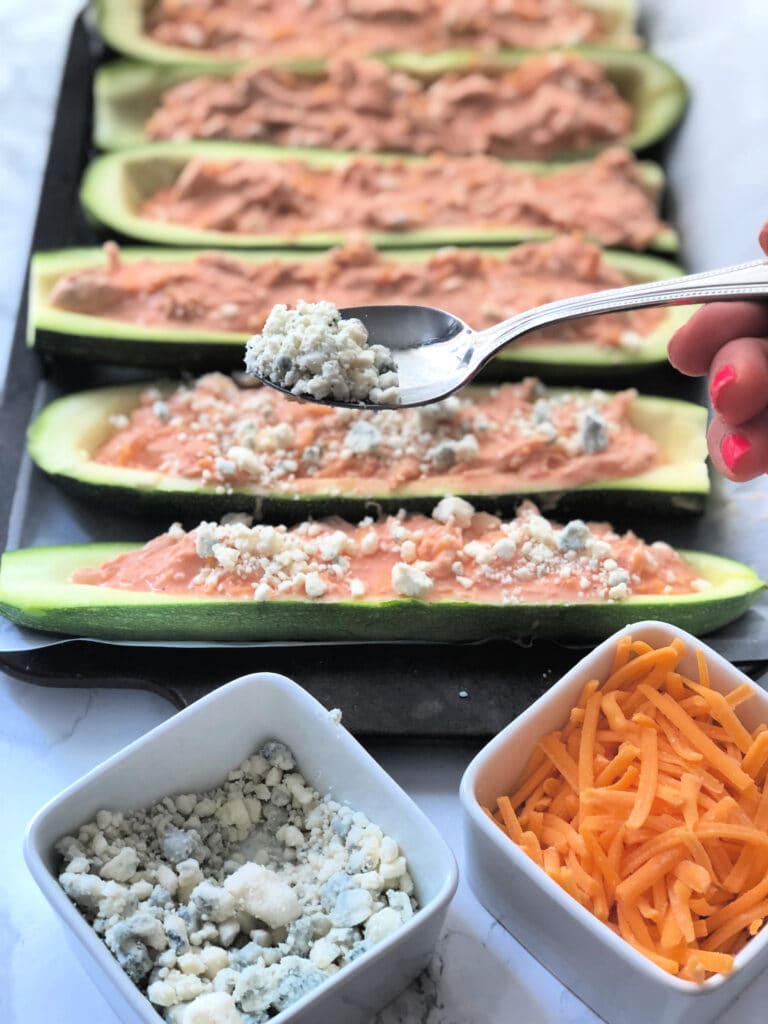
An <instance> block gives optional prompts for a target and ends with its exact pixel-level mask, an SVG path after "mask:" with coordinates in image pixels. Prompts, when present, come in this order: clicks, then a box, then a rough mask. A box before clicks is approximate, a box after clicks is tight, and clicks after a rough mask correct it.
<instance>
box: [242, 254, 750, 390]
mask: <svg viewBox="0 0 768 1024" xmlns="http://www.w3.org/2000/svg"><path fill="white" fill-rule="evenodd" d="M754 298H768V259H760V260H755V261H753V262H751V263H740V264H738V265H737V266H733V267H724V268H722V269H720V270H708V271H704V273H701V274H689V275H687V276H685V277H674V278H668V279H667V280H664V281H652V282H650V283H648V284H640V285H632V286H630V287H628V288H612V289H608V290H606V291H601V292H592V293H589V294H587V295H577V296H574V297H573V298H569V299H560V300H559V301H557V302H549V303H547V304H546V305H544V306H535V307H534V308H533V309H529V310H527V311H526V312H524V313H518V314H517V315H516V316H513V317H511V318H510V319H509V320H504V321H503V322H502V323H500V324H496V325H495V326H494V327H488V328H486V329H485V330H484V331H474V330H472V328H471V327H469V326H468V325H467V324H465V323H464V321H463V320H459V318H458V317H456V316H454V315H453V314H452V313H446V312H445V311H444V310H442V309H434V308H433V307H431V306H352V307H347V308H344V309H342V310H340V312H341V315H342V317H343V318H344V319H349V318H352V317H357V318H358V319H359V320H362V322H363V323H364V324H365V326H366V328H367V330H368V344H369V345H385V346H386V347H387V348H389V349H391V350H392V352H393V353H394V354H395V356H394V357H395V362H396V363H397V372H398V377H399V380H400V401H399V402H398V403H397V405H383V404H374V403H372V402H343V401H338V400H336V399H332V398H324V399H314V398H310V397H309V396H305V395H302V396H301V398H302V399H305V398H306V399H307V400H308V401H317V402H320V404H321V405H336V406H344V407H346V408H350V409H360V408H367V409H384V408H397V409H402V408H407V407H408V406H413V405H427V404H429V403H430V402H438V401H440V400H441V399H443V398H447V397H448V396H449V395H451V394H453V392H454V391H458V389H459V388H461V387H464V385H465V384H468V383H469V381H471V380H472V378H473V377H474V376H475V375H476V374H477V373H478V371H479V370H481V369H482V367H483V366H485V364H486V363H487V362H488V361H489V360H491V359H492V358H493V357H494V356H495V355H496V353H497V352H498V351H499V350H500V349H502V348H504V346H505V345H508V344H509V343H510V342H511V341H515V340H516V339H517V338H521V337H522V336H523V335H525V334H529V333H530V332H531V331H536V330H539V329H540V328H542V327H549V326H551V325H552V324H558V323H561V322H563V321H565V320H576V319H580V318H582V317H587V316H596V315H598V314H600V313H618V312H622V311H624V310H628V309H642V308H644V307H648V306H684V305H690V304H696V303H700V302H714V301H728V300H735V299H754ZM262 379H263V382H264V383H265V384H269V385H270V386H271V387H274V388H277V390H278V391H284V393H285V394H289V395H292V393H291V392H290V391H289V390H288V389H286V388H281V387H279V386H278V385H277V384H275V383H274V382H273V381H271V380H269V379H266V378H262ZM292 397H296V396H295V395H292Z"/></svg>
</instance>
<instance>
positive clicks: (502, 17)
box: [145, 0, 609, 60]
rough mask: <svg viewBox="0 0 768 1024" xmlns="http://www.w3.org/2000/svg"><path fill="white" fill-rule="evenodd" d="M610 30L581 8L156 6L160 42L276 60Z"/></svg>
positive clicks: (239, 1) (252, 1) (198, 0)
mask: <svg viewBox="0 0 768 1024" xmlns="http://www.w3.org/2000/svg"><path fill="white" fill-rule="evenodd" d="M608 28H609V26H608V25H607V23H606V21H605V19H603V18H601V16H600V14H599V13H598V12H596V11H591V10H589V9H585V7H583V6H582V5H581V4H579V3H577V2H575V0H461V2H459V0H309V2H308V0H155V2H154V3H151V4H149V5H148V11H147V17H146V20H145V31H146V32H147V33H148V35H149V36H150V37H151V38H152V39H153V40H155V41H156V42H158V43H162V44H164V45H166V46H177V47H181V48H183V49H189V50H191V51H204V52H206V53H210V54H215V55H217V56H221V57H228V58H235V57H236V58H249V57H250V58H254V59H259V58H263V57H264V56H265V54H267V53H268V54H269V57H270V59H271V60H278V59H283V60H285V59H291V58H303V57H304V58H305V57H310V58H311V57H324V56H326V55H327V54H328V53H343V54H345V55H357V56H360V55H362V54H369V53H376V52H381V51H383V50H403V49H412V50H421V51H439V50H446V49H450V48H453V47H465V46H467V47H479V48H481V49H484V50H489V49H490V50H492V49H496V48H498V47H533V48H539V47H541V48H545V47H550V46H560V45H573V44H574V43H580V42H600V41H601V40H604V39H605V37H606V35H607V32H608Z"/></svg>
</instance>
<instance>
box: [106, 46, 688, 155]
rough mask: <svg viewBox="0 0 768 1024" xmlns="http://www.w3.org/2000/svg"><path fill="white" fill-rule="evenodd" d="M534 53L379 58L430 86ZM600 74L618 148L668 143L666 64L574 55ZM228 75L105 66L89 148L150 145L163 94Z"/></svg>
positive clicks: (601, 51)
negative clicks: (620, 119) (620, 121)
mask: <svg viewBox="0 0 768 1024" xmlns="http://www.w3.org/2000/svg"><path fill="white" fill-rule="evenodd" d="M533 52H534V51H527V50H512V51H501V52H499V53H497V54H492V55H483V54H479V53H475V52H472V51H468V50H453V51H448V52H444V53H438V54H429V55H425V54H418V53H405V52H402V53H390V54H385V55H382V56H381V57H379V58H377V59H378V60H380V61H381V62H382V63H384V64H387V65H389V66H390V67H392V68H394V69H395V70H401V71H405V72H407V73H408V74H410V75H411V76H413V77H416V78H421V79H424V80H425V81H432V80H434V79H435V78H436V77H438V76H439V75H441V74H445V73H449V72H455V71H462V70H469V69H472V70H484V69H486V70H488V71H490V72H493V71H494V70H497V69H498V70H506V69H509V68H514V67H517V66H518V65H519V64H520V63H521V62H522V61H524V60H525V59H526V58H527V57H529V56H531V53H533ZM569 52H573V53H576V54H580V55H582V56H583V57H585V58H587V59H588V60H591V61H593V62H594V63H595V64H598V65H600V67H602V68H603V70H604V72H605V75H606V77H607V78H608V80H609V81H610V82H611V83H612V84H613V85H614V86H615V87H616V88H617V89H618V91H619V93H620V94H621V95H622V97H623V98H624V99H625V100H626V101H627V102H628V103H629V104H630V105H631V106H632V109H633V111H634V127H633V129H632V132H631V133H630V134H629V135H628V136H626V137H625V138H623V139H620V140H617V141H618V144H620V145H624V146H626V147H627V148H628V149H634V150H642V149H646V148H648V147H649V146H652V145H653V144H654V143H656V142H658V141H659V140H660V139H663V138H664V137H665V136H666V135H668V134H669V133H670V132H671V131H672V129H673V128H674V127H675V125H676V124H677V123H678V121H679V120H680V118H681V117H682V115H683V111H684V110H685V106H686V104H687V101H688V96H687V90H686V86H685V83H684V82H683V80H682V79H681V78H680V76H679V75H678V74H677V73H676V72H675V71H674V70H673V69H672V68H671V67H670V66H669V65H668V64H666V63H665V62H664V61H661V60H659V59H658V58H657V57H654V56H652V55H651V54H649V53H647V52H645V51H637V52H629V51H622V50H610V49H606V48H604V47H597V46H593V47H588V46H579V47H574V48H573V49H572V51H569ZM291 66H292V67H293V69H294V70H295V71H296V72H297V73H299V74H301V72H302V71H305V72H306V73H307V74H314V75H316V74H317V73H318V71H319V70H321V68H322V65H321V64H318V63H316V62H310V63H303V64H301V63H294V64H292V65H291ZM202 73H204V74H206V75H214V76H216V77H226V76H228V75H231V74H232V68H231V66H227V65H226V64H224V65H219V66H212V67H210V68H207V69H206V70H205V72H202V71H201V69H200V67H199V66H195V65H189V64H187V65H185V66H181V67H172V68H169V67H159V66H158V65H156V64H141V63H138V62H136V61H127V60H122V61H115V62H113V63H111V64H105V65H103V66H102V67H101V68H100V69H99V70H98V71H97V73H96V79H95V83H94V142H95V144H96V145H97V146H98V147H99V148H101V149H123V148H125V147H129V146H138V145H141V144H142V143H146V142H149V141H150V139H149V137H148V136H147V134H146V131H145V126H146V121H147V119H148V118H149V116H150V114H151V113H152V112H153V111H154V110H155V109H156V108H157V107H158V105H159V103H160V100H161V97H162V94H163V92H165V91H166V90H167V89H168V88H170V87H171V86H173V85H176V84H179V83H181V82H185V81H188V80H190V79H191V78H196V77H199V76H200V75H201V74H202ZM602 148H605V147H604V145H602V146H601V145H599V146H595V147H592V148H590V149H585V150H580V151H578V152H576V153H574V152H569V151H567V150H564V151H562V152H560V153H558V154H556V155H555V157H554V159H560V160H568V159H579V158H580V159H583V158H584V157H588V156H590V155H593V154H594V153H597V152H599V151H600V149H602Z"/></svg>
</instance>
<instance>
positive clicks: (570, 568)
mask: <svg viewBox="0 0 768 1024" xmlns="http://www.w3.org/2000/svg"><path fill="white" fill-rule="evenodd" d="M473 512H474V510H473V508H472V506H471V505H469V504H468V503H467V502H465V501H463V500H462V499H458V498H453V497H448V498H444V499H443V500H442V501H441V502H440V504H439V505H438V506H437V507H436V509H435V511H434V513H433V516H432V518H429V517H427V516H422V515H411V516H406V515H405V514H404V513H401V514H400V515H398V516H390V517H388V518H386V519H383V520H381V521H380V522H374V521H372V520H370V519H367V520H364V521H363V522H362V523H360V524H359V525H357V526H355V525H353V524H351V523H348V522H345V521H343V520H340V519H332V520H325V521H321V522H310V523H302V524H300V525H298V526H296V527H293V528H292V529H287V528H286V527H284V526H278V527H274V526H263V525H259V526H253V527H252V526H250V525H249V521H247V520H246V519H244V518H243V517H235V521H230V522H228V523H224V524H221V525H217V524H215V523H201V524H200V526H198V527H197V528H196V529H195V530H192V531H190V532H189V533H187V532H185V531H184V530H183V529H182V528H181V526H179V525H178V524H176V525H174V526H173V527H172V528H171V529H170V530H169V531H168V533H165V534H163V535H162V536H161V537H158V538H156V539H154V540H152V541H150V542H149V543H148V544H146V545H145V546H144V547H143V548H141V549H138V550H135V551H132V552H128V553H125V554H123V555H120V556H118V557H117V558H115V559H114V560H112V561H110V562H107V563H105V564H104V565H102V566H99V567H97V568H88V569H79V570H77V571H76V572H75V573H74V574H73V576H72V580H73V582H75V583H84V584H90V585H94V586H104V587H110V588H117V589H120V590H134V591H151V592H155V593H163V594H178V595H196V596H208V597H213V598H235V599H240V600H248V599H251V600H259V601H265V600H271V599H275V598H278V599H280V598H284V599H287V598H292V597H293V598H295V597H300V598H309V599H310V600H314V601H341V600H361V599H371V600H386V599H393V598H401V597H403V598H409V597H410V598H415V599H417V600H422V601H439V600H460V601H472V602H481V603H484V602H485V603H501V604H505V603H506V604H514V603H517V602H521V601H525V602H532V601H533V602H535V601H545V602H546V601H578V602H586V601H622V600H626V599H627V598H628V597H630V596H632V595H638V594H685V593H693V592H696V591H698V590H702V589H706V588H707V584H706V582H704V581H702V580H700V579H698V578H697V576H696V573H695V572H694V571H693V570H692V569H691V567H690V566H689V565H688V564H687V563H686V562H685V561H684V560H683V559H682V558H680V556H679V555H677V553H676V552H675V551H674V550H673V549H672V548H671V547H669V546H668V545H667V544H664V543H660V542H657V543H654V544H650V545H649V544H646V543H645V542H644V541H642V540H640V539H639V538H638V537H636V536H635V535H634V534H633V533H626V534H622V535H619V534H617V533H615V532H614V531H613V530H612V528H611V527H610V526H609V525H608V524H607V523H590V524H585V523H583V522H582V521H581V520H573V521H572V522H571V523H568V524H567V525H566V526H563V527H560V526H559V525H558V524H557V523H552V522H549V521H548V520H546V519H544V518H543V517H542V516H540V515H539V513H538V510H537V509H536V507H535V506H534V505H532V504H531V503H526V504H525V505H523V506H521V508H520V510H519V511H518V514H517V516H516V517H515V519H513V520H511V521H509V522H503V521H501V520H499V519H497V518H496V517H495V516H491V515H487V514H485V513H474V514H473Z"/></svg>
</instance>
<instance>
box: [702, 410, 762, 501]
mask: <svg viewBox="0 0 768 1024" xmlns="http://www.w3.org/2000/svg"><path fill="white" fill-rule="evenodd" d="M707 444H708V445H709V453H710V455H711V456H712V461H713V462H714V464H715V466H716V467H717V469H719V470H720V472H721V473H722V474H723V476H727V477H728V479H729V480H736V481H738V482H739V483H741V482H743V481H744V480H751V479H752V478H753V477H756V476H760V475H761V474H762V473H768V411H766V412H761V413H760V415H759V416H755V417H754V419H751V420H749V422H748V423H742V424H741V425H740V426H739V427H738V429H737V430H734V429H733V428H732V427H730V426H729V425H728V424H727V423H724V422H723V421H722V420H721V419H720V417H719V416H715V417H714V418H713V420H712V422H711V423H710V425H709V430H708V431H707Z"/></svg>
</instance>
